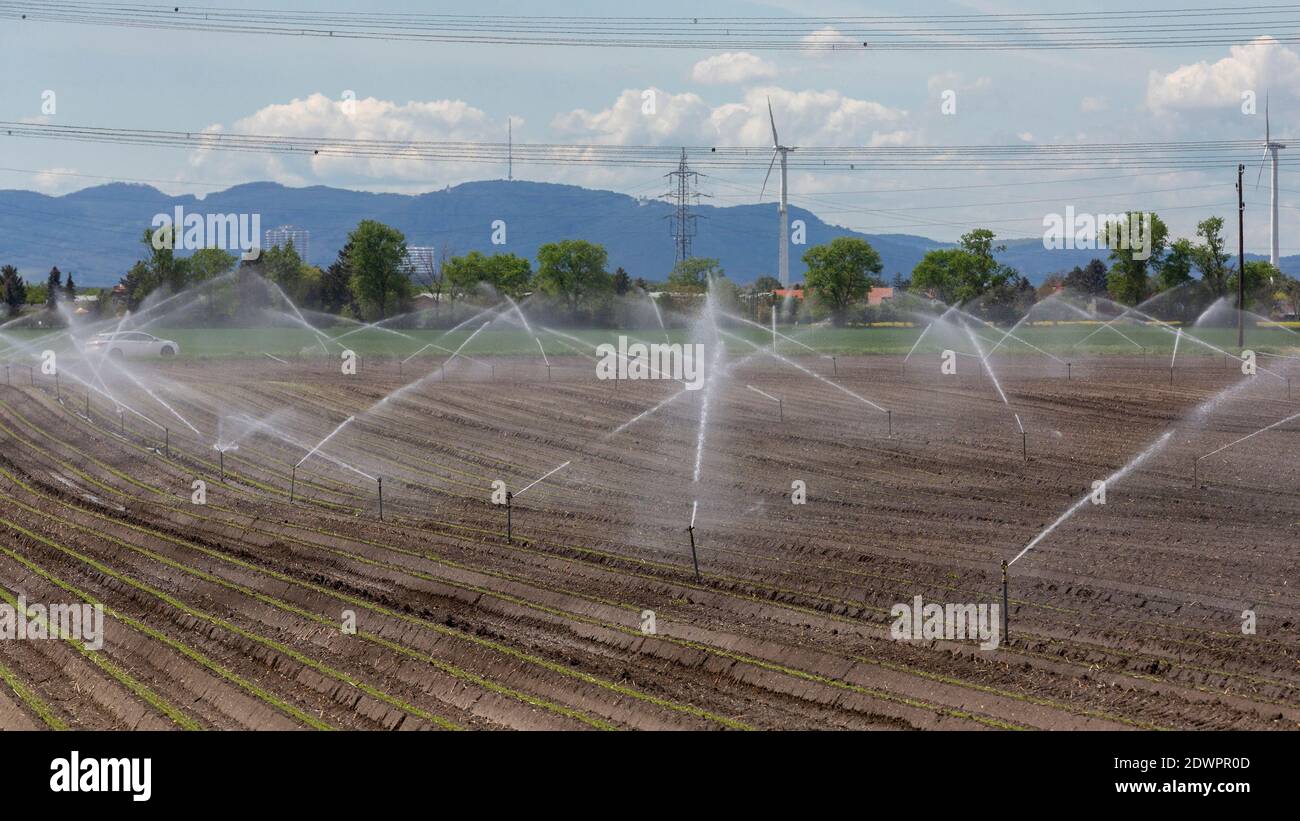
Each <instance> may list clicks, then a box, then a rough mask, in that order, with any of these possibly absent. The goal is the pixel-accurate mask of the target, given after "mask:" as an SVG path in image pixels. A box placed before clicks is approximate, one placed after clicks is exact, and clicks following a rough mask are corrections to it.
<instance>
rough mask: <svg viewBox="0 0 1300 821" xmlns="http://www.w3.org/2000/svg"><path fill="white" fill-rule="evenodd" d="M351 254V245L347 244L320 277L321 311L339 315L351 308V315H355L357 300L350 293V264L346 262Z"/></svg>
mask: <svg viewBox="0 0 1300 821" xmlns="http://www.w3.org/2000/svg"><path fill="white" fill-rule="evenodd" d="M351 253H352V243H350V242H349V243H348V244H347V245H344V246H343V248H342V249H341V250H340V251H339V255H338V258H337V259H335V260H334V262H333V263H332V264H331V265H330V267H328V268H326V269H325V271H324V272H323V273H322V275H321V282H320V304H321V309H322V310H324V311H328V312H329V313H331V314H337V313H341V312H342V311H343V309H344V308H351V309H352V313H353V314H355V313H356V300H357V298H356V295H355V294H354V293H353V292H352V263H351V262H349V261H348V257H349V256H350V255H351Z"/></svg>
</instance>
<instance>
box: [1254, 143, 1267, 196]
mask: <svg viewBox="0 0 1300 821" xmlns="http://www.w3.org/2000/svg"><path fill="white" fill-rule="evenodd" d="M1267 159H1268V149H1267V148H1265V149H1264V156H1263V157H1261V158H1260V160H1259V173H1258V174H1256V175H1255V190H1259V181H1260V180H1262V179H1263V178H1264V161H1265V160H1267Z"/></svg>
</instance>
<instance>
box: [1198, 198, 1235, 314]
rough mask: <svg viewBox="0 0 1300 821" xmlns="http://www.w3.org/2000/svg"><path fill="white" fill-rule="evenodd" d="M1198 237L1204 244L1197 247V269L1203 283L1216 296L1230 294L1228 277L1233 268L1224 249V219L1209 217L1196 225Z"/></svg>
mask: <svg viewBox="0 0 1300 821" xmlns="http://www.w3.org/2000/svg"><path fill="white" fill-rule="evenodd" d="M1196 235H1197V236H1198V237H1200V238H1201V240H1202V242H1201V244H1200V245H1198V246H1197V247H1196V254H1195V262H1196V267H1197V268H1199V269H1200V270H1201V281H1202V282H1204V283H1205V285H1206V287H1208V288H1209V289H1210V292H1211V293H1212V294H1214V295H1215V296H1223V295H1224V294H1226V293H1227V292H1228V277H1229V275H1230V274H1231V271H1232V267H1231V266H1230V265H1229V264H1228V254H1227V252H1226V250H1225V249H1224V247H1223V218H1222V217H1209V218H1207V219H1203V220H1201V221H1200V222H1199V223H1197V225H1196Z"/></svg>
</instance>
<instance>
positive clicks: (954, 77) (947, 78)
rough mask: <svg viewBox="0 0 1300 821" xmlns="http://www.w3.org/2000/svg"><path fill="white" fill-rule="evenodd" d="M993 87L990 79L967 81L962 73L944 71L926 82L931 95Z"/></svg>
mask: <svg viewBox="0 0 1300 821" xmlns="http://www.w3.org/2000/svg"><path fill="white" fill-rule="evenodd" d="M991 85H993V81H992V80H991V79H989V78H988V77H976V78H975V79H974V80H967V79H966V77H965V75H963V74H962V73H961V72H960V71H944V72H940V73H939V74H935V75H933V76H931V77H930V78H929V79H928V80H926V81H925V87H926V88H927V89H929V91H930V93H931V94H937V93H939V92H940V91H947V90H949V89H951V90H953V91H983V90H984V89H986V88H988V87H990V86H991Z"/></svg>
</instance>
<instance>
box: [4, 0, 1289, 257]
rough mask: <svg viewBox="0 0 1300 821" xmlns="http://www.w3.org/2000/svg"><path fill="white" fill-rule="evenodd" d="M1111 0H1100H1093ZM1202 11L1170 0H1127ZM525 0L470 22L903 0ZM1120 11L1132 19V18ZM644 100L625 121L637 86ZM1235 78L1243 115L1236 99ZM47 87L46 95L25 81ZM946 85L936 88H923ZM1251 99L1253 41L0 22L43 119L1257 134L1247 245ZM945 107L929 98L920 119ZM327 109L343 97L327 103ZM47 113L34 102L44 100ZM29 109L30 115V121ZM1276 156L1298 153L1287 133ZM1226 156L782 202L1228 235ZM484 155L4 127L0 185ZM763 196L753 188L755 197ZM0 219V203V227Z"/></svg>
mask: <svg viewBox="0 0 1300 821" xmlns="http://www.w3.org/2000/svg"><path fill="white" fill-rule="evenodd" d="M208 4H209V5H221V6H224V7H230V6H244V7H249V8H265V7H268V6H274V7H276V8H299V9H309V8H334V9H340V10H352V11H358V10H364V9H371V10H374V11H383V12H412V11H417V12H423V13H439V12H447V13H463V12H465V11H466V10H467V7H466V4H464V3H441V2H424V3H417V2H374V1H373V0H367V2H366V3H364V4H362V3H361V0H344V1H343V2H338V1H337V0H336V1H334V2H316V3H286V2H283V1H282V0H281V2H274V0H254V2H251V3H232V2H228V0H208ZM1137 4H1138V3H1137V0H1126V2H1119V3H1110V4H1103V5H1101V6H1099V7H1097V8H1099V9H1103V10H1105V9H1115V10H1117V19H1118V18H1122V15H1119V14H1118V10H1124V9H1129V8H1131V7H1132V6H1134V5H1137ZM1198 4H1199V5H1213V3H1212V2H1208V0H1201V2H1200V3H1198V2H1197V0H1173V2H1168V3H1147V4H1143V5H1145V6H1147V7H1160V8H1179V7H1184V6H1189V5H1198ZM611 8H612V7H611V6H610V4H608V3H580V2H568V1H567V0H551V2H547V3H544V4H543V3H519V2H512V3H505V2H497V0H479V2H476V3H474V4H473V12H474V13H478V14H493V13H510V14H538V15H584V14H605V15H608V14H615V13H617V14H636V15H656V16H658V15H665V16H672V15H685V16H691V15H710V16H725V15H735V16H773V15H777V16H780V15H792V14H793V15H814V16H821V15H836V14H851V15H870V14H880V15H898V14H916V13H917V12H918V4H917V3H916V2H914V1H913V2H894V1H893V0H890V1H889V2H876V3H869V4H868V3H859V2H835V1H834V0H828V1H827V2H821V1H820V0H798V1H797V2H795V1H794V0H789V1H788V2H787V1H786V0H779V1H778V2H769V3H755V2H703V1H702V0H696V1H695V2H680V0H658V2H656V3H654V4H653V7H652V8H647V7H646V6H632V5H630V4H619V5H618V7H617V8H618V9H619V11H617V12H614V11H612V10H611ZM1077 9H1078V5H1077V3H1074V2H1029V0H1022V2H1017V3H1014V4H1013V3H1005V2H987V3H986V2H975V3H957V2H930V1H929V0H926V2H924V10H925V11H926V12H927V13H934V14H959V13H970V12H990V13H998V12H1013V11H1014V12H1019V11H1048V12H1050V11H1073V10H1077ZM1138 17H1139V18H1140V15H1138ZM647 90H653V91H654V93H655V103H656V105H655V112H654V114H653V115H652V116H648V115H646V114H645V113H644V112H643V109H642V102H643V100H644V96H643V95H644V93H645V92H646V91H647ZM1244 91H1254V92H1255V93H1256V94H1257V95H1258V99H1259V100H1260V103H1259V105H1258V106H1257V113H1255V114H1249V113H1245V112H1243V110H1242V93H1243V92H1244ZM51 92H52V96H51ZM948 92H951V94H947V97H945V94H946V93H948ZM1266 93H1267V94H1268V95H1269V99H1270V112H1271V124H1272V133H1273V135H1274V137H1275V138H1276V137H1278V136H1282V137H1285V136H1286V135H1289V134H1291V133H1293V132H1294V130H1295V129H1294V126H1295V124H1296V122H1297V120H1298V119H1300V99H1297V97H1298V96H1300V54H1298V53H1297V50H1296V48H1294V47H1290V46H1282V45H1277V44H1272V45H1268V44H1262V45H1248V46H1236V47H1225V46H1203V47H1196V48H1187V49H1149V50H1147V49H1129V50H1100V51H1045V52H1026V51H1019V52H1017V51H1011V52H994V53H970V52H959V51H944V52H898V51H892V52H891V51H884V52H876V53H871V52H870V51H866V52H862V51H854V52H838V53H829V54H814V53H802V52H763V53H757V54H755V53H745V52H734V51H732V52H728V51H702V50H689V49H683V50H677V49H672V50H654V49H636V50H618V49H605V48H599V49H596V48H565V47H556V46H483V45H474V46H470V45H439V44H428V43H400V42H397V43H393V42H367V41H343V40H330V39H324V38H296V37H273V36H267V35H232V34H218V33H212V32H172V31H156V30H143V29H119V28H97V27H85V26H77V25H66V24H54V23H31V22H19V21H12V20H4V21H0V113H2V114H3V116H2V117H0V119H5V120H22V121H29V122H44V123H52V124H60V125H80V126H104V127H123V128H153V129H163V130H181V131H202V130H209V131H225V132H236V133H237V132H244V133H256V134H286V135H297V136H313V135H329V136H336V137H368V138H383V139H405V138H416V139H427V140H441V139H449V140H483V141H493V142H497V141H502V140H504V138H505V134H506V128H507V122H511V123H512V125H513V132H514V139H515V141H516V142H538V143H566V142H568V143H619V144H629V145H645V144H655V145H673V146H675V145H692V146H695V145H754V146H765V145H768V144H769V143H770V133H769V126H768V123H767V110H766V100H767V99H769V98H770V99H771V101H772V104H773V107H774V109H775V111H776V119H777V125H778V127H779V129H780V131H781V138H782V141H783V142H784V143H786V144H790V145H795V146H800V145H810V146H811V145H817V146H871V145H956V144H995V145H996V144H1008V143H1021V142H1023V143H1038V144H1047V143H1089V142H1136V141H1154V140H1204V139H1259V140H1260V141H1261V147H1260V150H1259V151H1254V150H1252V151H1251V152H1249V155H1248V156H1243V157H1241V158H1240V161H1242V162H1245V163H1247V165H1248V169H1249V170H1248V172H1247V180H1248V183H1249V188H1248V190H1247V214H1248V217H1250V219H1248V230H1247V237H1246V240H1247V243H1246V244H1247V249H1248V250H1250V251H1257V252H1264V251H1266V249H1267V244H1268V220H1267V212H1266V207H1267V201H1268V175H1267V173H1266V174H1265V175H1264V179H1263V183H1262V185H1261V186H1259V187H1258V188H1257V187H1256V186H1255V178H1256V173H1257V172H1258V169H1259V163H1260V160H1261V154H1262V141H1263V133H1264V122H1263V120H1264V116H1263V112H1264V107H1263V104H1262V100H1263V98H1264V95H1265V94H1266ZM945 99H948V100H952V101H955V103H956V109H955V113H944V111H943V110H942V105H943V102H944V100H945ZM349 100H355V103H354V104H353V105H348V102H349ZM51 101H53V104H54V105H53V110H52V111H50V102H51ZM47 112H48V113H47ZM1297 150H1300V146H1297ZM669 170H671V169H668V168H665V169H663V170H662V171H659V170H657V169H648V168H635V169H617V168H610V169H601V168H586V167H573V168H551V167H528V166H519V165H517V166H516V167H515V169H514V176H515V177H516V178H517V179H532V180H539V181H549V182H564V183H572V184H578V185H585V186H589V187H596V188H606V189H610V190H615V191H621V192H625V193H629V194H633V195H636V196H658V195H660V194H662V193H664V192H665V190H666V181H665V180H664V178H663V176H662V174H663V173H665V172H667V171H669ZM1235 172H1236V169H1235V167H1233V165H1231V164H1229V165H1227V166H1226V167H1225V168H1223V169H1222V170H1221V171H1218V170H1216V171H1196V172H1183V173H1170V172H1161V173H1153V172H1150V171H1145V172H1131V171H1126V170H1125V169H1122V168H1117V169H1115V170H1113V171H1108V172H1102V173H1099V172H1097V171H1096V170H1093V171H1089V172H1080V171H1075V172H1070V171H1061V172H1049V173H1044V172H1041V171H1038V172H999V173H990V172H981V171H943V172H939V171H930V172H911V173H902V172H871V173H856V174H848V173H839V174H827V173H806V172H797V173H792V174H791V179H790V201H791V203H792V204H794V205H797V206H802V207H805V208H808V209H809V210H812V211H813V212H815V213H817V214H818V215H819V216H820V217H822V218H823V219H825V220H827V221H829V222H832V223H835V224H838V225H843V226H846V227H849V228H853V229H856V230H861V231H866V232H869V233H907V234H920V235H924V236H929V237H932V238H934V239H939V240H953V239H956V238H957V237H958V236H960V235H961V234H962V233H964V232H965V231H967V230H969V229H970V228H973V227H989V228H992V229H993V230H994V231H996V232H997V233H998V234H999V236H1002V237H1006V238H1025V237H1041V236H1042V234H1043V220H1044V217H1045V215H1047V214H1051V213H1063V212H1064V211H1065V209H1066V208H1067V207H1068V206H1073V207H1074V208H1075V210H1076V211H1079V212H1090V213H1097V212H1102V213H1106V212H1116V211H1121V210H1154V211H1156V212H1158V213H1159V214H1160V215H1161V217H1162V218H1163V219H1164V220H1165V221H1166V222H1167V223H1168V224H1169V226H1170V228H1171V232H1172V233H1173V234H1174V235H1176V236H1190V235H1192V234H1193V232H1194V231H1195V225H1196V223H1197V222H1198V221H1199V220H1201V219H1204V218H1205V217H1207V216H1211V215H1218V216H1222V217H1224V218H1225V221H1227V222H1228V224H1229V225H1230V226H1232V230H1231V231H1229V232H1228V235H1229V237H1230V245H1232V246H1233V247H1235V244H1236V242H1235V239H1236V230H1235V219H1234V216H1235V214H1234V210H1235V198H1236V193H1235V190H1234V187H1233V186H1234V183H1235V177H1236V173H1235ZM505 174H506V169H505V168H504V167H494V166H484V165H434V164H425V163H413V162H409V161H392V160H390V161H379V160H358V159H339V158H333V159H314V160H313V159H309V158H299V157H288V156H285V155H271V156H260V155H252V154H241V153H223V152H194V151H191V150H188V149H175V148H154V149H149V148H142V147H132V146H116V145H102V144H77V143H68V142H60V141H43V140H25V139H16V138H10V139H6V140H4V141H3V142H0V188H11V189H28V190H34V191H40V192H43V193H47V194H51V195H59V194H65V193H68V192H71V191H75V190H78V189H81V188H85V187H88V186H91V185H98V184H103V183H104V182H107V181H111V180H121V181H146V182H149V183H150V184H153V185H154V186H155V187H157V188H160V189H162V190H164V191H167V192H169V193H179V192H185V193H197V194H202V193H204V192H208V191H213V190H221V189H224V188H227V187H229V186H231V185H234V184H237V183H241V182H249V181H254V180H273V181H276V182H280V183H283V184H285V185H291V186H305V185H331V186H338V187H346V188H354V189H361V190H370V191H396V192H403V193H419V192H424V191H432V190H438V189H442V188H444V187H447V186H449V185H455V184H457V183H461V182H465V181H468V180H475V179H500V178H503V177H505ZM1287 176H1288V168H1287V167H1285V166H1284V167H1283V169H1282V179H1281V182H1280V190H1281V202H1282V208H1281V229H1280V234H1281V246H1282V254H1283V255H1286V254H1293V253H1300V236H1297V235H1296V233H1295V228H1296V227H1297V223H1298V221H1300V182H1297V183H1295V184H1294V185H1293V186H1292V187H1291V188H1288V185H1289V180H1288V179H1287ZM762 182H763V175H762V172H751V171H733V172H724V173H719V174H710V175H709V176H707V177H705V178H703V179H702V180H701V183H700V191H701V193H703V194H705V195H707V196H708V197H709V199H708V200H707V201H708V202H709V203H710V204H713V205H734V204H751V203H756V202H758V201H760V198H759V189H760V186H761V184H762ZM772 198H773V190H772V188H771V187H769V188H768V191H767V194H766V196H765V197H763V200H764V201H770V200H772ZM2 223H3V215H0V225H2Z"/></svg>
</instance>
